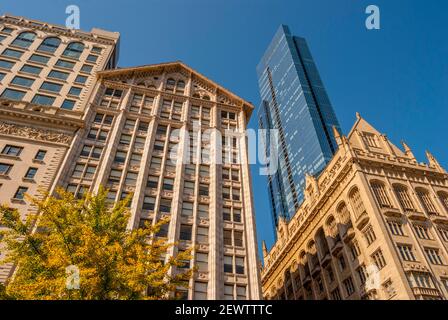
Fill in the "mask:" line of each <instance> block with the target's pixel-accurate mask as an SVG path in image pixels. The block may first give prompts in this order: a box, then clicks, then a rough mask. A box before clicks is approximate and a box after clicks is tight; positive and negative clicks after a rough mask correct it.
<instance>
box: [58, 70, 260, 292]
mask: <svg viewBox="0 0 448 320" xmlns="http://www.w3.org/2000/svg"><path fill="white" fill-rule="evenodd" d="M252 110H253V106H252V105H251V104H250V103H248V102H246V101H244V100H242V99H241V98H239V97H237V96H236V95H234V94H232V93H231V92H229V91H228V90H226V89H224V88H223V87H221V86H219V85H217V84H216V83H214V82H212V81H211V80H209V79H208V78H206V77H205V76H203V75H201V74H199V73H198V72H196V71H195V70H193V69H191V68H190V67H188V66H186V65H185V64H183V63H181V62H173V63H163V64H157V65H148V66H142V67H133V68H123V69H116V70H108V71H103V72H100V73H99V85H98V87H97V91H96V93H95V97H94V99H93V100H92V103H91V108H90V109H89V112H88V114H87V116H86V122H85V123H86V126H85V128H84V129H82V130H80V131H78V132H77V134H76V136H75V138H74V144H73V148H72V149H71V155H70V156H68V157H66V159H65V161H64V164H63V166H62V169H61V170H60V175H59V178H58V179H59V181H58V183H57V185H59V186H62V187H64V188H67V190H69V191H71V192H73V193H75V195H77V196H81V195H82V194H83V193H84V192H85V191H86V190H93V191H96V190H98V188H99V187H100V186H105V187H107V188H108V189H109V190H110V192H109V198H110V200H111V201H117V200H120V199H122V198H124V197H125V196H127V195H128V194H130V193H132V194H133V198H132V201H131V203H130V210H131V219H130V221H129V228H139V227H144V225H145V223H146V222H147V221H149V222H151V223H156V222H157V221H159V220H160V219H162V218H164V217H169V218H170V223H169V224H168V225H165V228H164V229H162V230H161V232H159V234H158V236H160V237H164V238H167V239H168V241H170V242H177V243H179V245H178V246H176V248H173V250H172V251H170V252H168V255H171V254H177V252H178V251H182V250H186V249H187V248H190V247H194V251H193V254H192V260H191V261H189V262H188V263H187V265H186V267H189V266H193V265H195V266H197V267H198V271H197V272H195V274H194V277H193V278H192V279H191V280H190V283H189V289H188V290H187V289H185V288H181V287H180V288H178V291H177V292H176V295H177V296H178V298H183V299H229V300H234V299H259V298H260V297H261V288H260V273H259V269H258V266H259V263H258V257H257V242H256V234H255V220H254V211H253V210H254V209H253V199H252V191H251V190H252V186H251V179H250V173H249V166H248V161H247V156H248V155H247V146H246V140H245V138H244V136H245V130H246V125H247V122H248V119H249V118H250V115H251V113H252ZM229 131H231V132H233V135H232V137H230V138H231V140H230V141H231V143H229V144H227V143H226V140H227V139H221V136H225V135H226V132H229ZM221 141H223V142H224V146H223V149H222V150H223V151H221V148H220V145H221ZM227 154H230V155H232V156H231V157H230V159H231V161H230V162H229V161H223V162H221V161H220V160H221V156H222V155H227ZM227 158H228V157H224V159H227ZM238 159H241V161H237V160H238ZM168 255H167V257H168ZM171 272H177V270H175V269H174V270H171Z"/></svg>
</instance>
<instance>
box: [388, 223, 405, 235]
mask: <svg viewBox="0 0 448 320" xmlns="http://www.w3.org/2000/svg"><path fill="white" fill-rule="evenodd" d="M387 225H388V226H389V230H390V232H391V233H392V234H393V235H395V236H404V232H403V226H402V224H401V222H397V221H387Z"/></svg>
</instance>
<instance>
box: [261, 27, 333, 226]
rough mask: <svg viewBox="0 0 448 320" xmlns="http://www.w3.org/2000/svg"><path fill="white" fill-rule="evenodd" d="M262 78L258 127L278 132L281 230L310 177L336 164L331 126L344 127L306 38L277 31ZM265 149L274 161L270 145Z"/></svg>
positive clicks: (272, 190) (276, 200)
mask: <svg viewBox="0 0 448 320" xmlns="http://www.w3.org/2000/svg"><path fill="white" fill-rule="evenodd" d="M257 75H258V83H259V89H260V95H261V99H262V103H261V107H260V109H259V113H258V120H259V127H260V128H261V129H268V130H269V129H276V130H278V133H279V141H278V144H279V146H278V164H277V167H278V170H277V171H276V172H275V173H274V174H273V175H270V176H268V189H269V197H270V203H271V210H272V212H271V213H272V221H273V224H274V227H277V226H278V222H279V218H280V217H284V218H286V219H287V220H288V219H290V218H291V217H292V216H293V215H294V214H295V212H296V211H297V210H298V208H299V206H300V204H301V203H302V201H303V199H304V194H303V189H304V187H305V175H306V174H310V175H316V174H319V173H320V172H321V171H322V170H323V169H324V168H325V166H326V164H327V163H328V162H329V161H330V160H331V159H332V157H333V155H334V154H335V152H336V150H337V148H338V147H337V144H336V141H335V140H334V137H333V135H332V127H333V126H335V127H336V128H338V129H339V124H338V120H337V118H336V115H335V113H334V111H333V108H332V106H331V103H330V101H329V99H328V96H327V93H326V91H325V88H324V86H323V84H322V81H321V79H320V76H319V72H318V71H317V68H316V65H315V63H314V60H313V58H312V56H311V53H310V51H309V49H308V45H307V43H306V41H305V39H303V38H300V37H296V36H293V35H292V34H291V33H290V31H289V28H288V27H287V26H285V25H281V26H280V28H279V29H278V31H277V33H276V35H275V37H274V39H273V40H272V42H271V44H270V45H269V47H268V49H267V50H266V52H265V54H264V56H263V58H262V59H261V61H260V63H259V65H258V66H257ZM270 143H276V141H270ZM265 149H266V154H267V155H268V157H269V156H270V154H269V152H270V150H269V146H268V145H267V144H266V145H265ZM271 159H274V160H272V161H275V159H276V158H275V157H271Z"/></svg>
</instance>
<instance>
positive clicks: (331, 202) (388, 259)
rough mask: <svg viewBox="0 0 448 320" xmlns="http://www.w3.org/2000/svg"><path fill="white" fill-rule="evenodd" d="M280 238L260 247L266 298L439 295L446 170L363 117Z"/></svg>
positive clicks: (446, 284)
mask: <svg viewBox="0 0 448 320" xmlns="http://www.w3.org/2000/svg"><path fill="white" fill-rule="evenodd" d="M357 118H358V119H357V121H356V123H355V125H354V127H353V128H352V130H351V131H350V133H349V135H348V136H347V137H346V136H341V135H340V134H339V133H338V132H337V131H336V130H335V132H334V134H335V137H336V140H337V142H338V145H339V150H338V152H337V153H336V155H335V157H334V158H333V160H332V161H331V162H330V163H329V165H328V166H327V168H326V169H325V170H324V171H323V172H322V173H321V174H320V175H319V176H318V177H311V176H308V177H307V183H306V190H305V194H306V199H305V201H304V203H303V204H302V205H301V207H300V209H299V210H298V211H297V213H296V214H295V216H294V217H293V218H292V220H291V221H290V222H289V223H287V222H285V221H284V220H282V221H281V223H280V225H279V228H278V230H277V236H278V240H277V242H276V243H275V245H274V247H273V248H272V249H271V250H270V251H269V252H268V250H267V248H266V246H265V245H264V246H263V256H264V267H263V269H262V287H263V295H264V297H265V298H267V299H288V300H302V299H307V300H312V299H315V300H322V299H329V300H345V299H384V300H386V299H411V300H412V299H447V298H448V266H447V263H448V254H447V249H448V175H447V173H446V171H445V170H444V169H443V168H442V167H441V166H440V164H439V163H438V162H437V160H436V159H435V157H434V156H433V155H431V154H430V153H429V152H428V153H427V157H428V164H423V163H419V162H417V160H416V159H415V157H414V155H413V154H412V151H411V149H410V148H409V147H408V146H407V145H406V144H405V143H403V147H404V151H402V150H401V149H399V148H397V147H396V146H395V145H393V144H392V143H391V142H390V141H389V140H388V139H387V137H386V136H385V135H384V134H381V133H379V132H378V131H377V130H376V129H375V128H373V127H372V126H371V125H370V124H369V123H367V122H366V121H365V120H364V119H363V118H361V116H360V115H359V114H358V115H357Z"/></svg>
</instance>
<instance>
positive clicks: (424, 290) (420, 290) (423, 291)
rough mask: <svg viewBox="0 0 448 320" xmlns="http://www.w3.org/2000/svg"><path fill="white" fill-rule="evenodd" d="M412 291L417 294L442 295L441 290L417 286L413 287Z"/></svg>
mask: <svg viewBox="0 0 448 320" xmlns="http://www.w3.org/2000/svg"><path fill="white" fill-rule="evenodd" d="M412 291H413V293H414V295H416V296H431V297H440V292H439V290H437V289H432V288H421V287H415V288H412Z"/></svg>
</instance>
